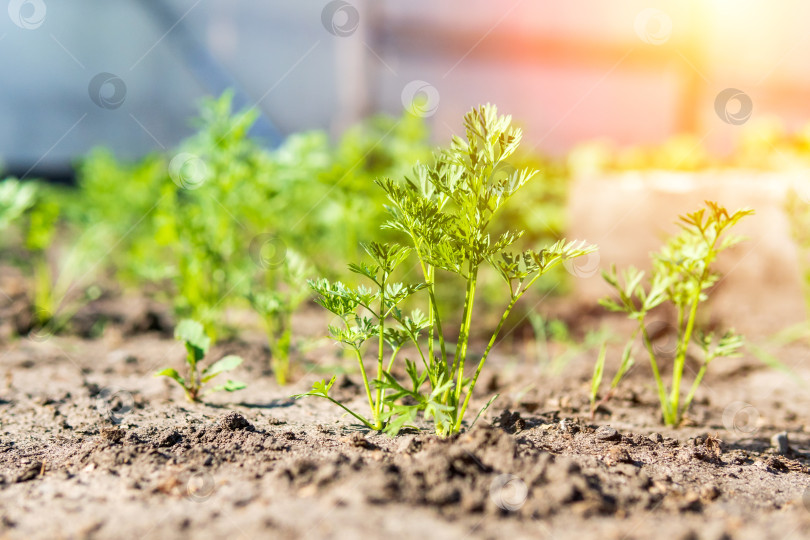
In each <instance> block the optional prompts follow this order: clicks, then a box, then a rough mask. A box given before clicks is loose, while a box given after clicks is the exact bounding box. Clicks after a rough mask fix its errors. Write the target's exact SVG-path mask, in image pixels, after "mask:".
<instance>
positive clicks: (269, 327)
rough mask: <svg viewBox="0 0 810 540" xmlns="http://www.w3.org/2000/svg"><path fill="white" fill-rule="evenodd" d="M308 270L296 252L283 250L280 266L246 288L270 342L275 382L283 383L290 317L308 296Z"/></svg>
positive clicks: (287, 369) (287, 365) (287, 362)
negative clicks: (261, 284)
mask: <svg viewBox="0 0 810 540" xmlns="http://www.w3.org/2000/svg"><path fill="white" fill-rule="evenodd" d="M310 272H311V269H310V267H309V265H308V264H307V262H306V261H305V260H304V258H303V257H302V256H301V255H299V254H298V253H296V252H294V251H291V250H287V252H286V254H285V257H284V261H283V263H282V264H281V268H279V269H277V271H271V270H270V269H269V270H268V272H267V276H266V279H265V284H264V285H265V286H264V288H261V289H258V290H254V291H250V292H249V293H248V300H249V301H250V305H251V306H252V307H253V309H254V310H255V311H256V313H258V314H259V316H260V317H261V319H262V321H263V323H264V327H265V332H266V333H267V340H268V343H269V345H270V360H271V367H272V369H273V374H274V375H275V377H276V381H277V382H278V383H279V384H281V385H284V384H287V380H288V378H289V374H290V350H291V348H292V337H293V336H292V316H293V313H295V310H296V309H298V306H300V305H301V303H302V302H303V301H304V300H306V299H307V298H308V297H309V287H308V285H307V275H309V274H310ZM279 282H280V283H279Z"/></svg>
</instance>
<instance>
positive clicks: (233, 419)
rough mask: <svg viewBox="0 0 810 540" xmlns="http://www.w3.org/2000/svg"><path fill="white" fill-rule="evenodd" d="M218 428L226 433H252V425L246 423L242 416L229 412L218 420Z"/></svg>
mask: <svg viewBox="0 0 810 540" xmlns="http://www.w3.org/2000/svg"><path fill="white" fill-rule="evenodd" d="M219 427H221V428H222V429H224V430H227V431H238V430H240V429H246V430H248V431H253V425H252V424H251V423H250V422H248V421H247V419H246V418H245V417H244V416H242V415H241V414H239V413H238V412H235V411H231V412H229V413H228V414H226V415H225V416H223V417H222V418H220V419H219Z"/></svg>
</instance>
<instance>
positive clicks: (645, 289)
mask: <svg viewBox="0 0 810 540" xmlns="http://www.w3.org/2000/svg"><path fill="white" fill-rule="evenodd" d="M753 213H754V211H753V210H750V209H747V208H743V209H741V210H737V211H736V212H734V213H732V214H729V212H728V210H726V209H725V208H724V207H722V206H720V205H719V204H717V203H714V202H710V201H706V208H702V209H700V210H698V211H696V212H692V213H691V214H686V215H685V216H680V221H679V223H678V224H679V225H680V227H681V232H680V234H678V235H676V236H673V237H672V238H671V239H670V240H669V241H668V242H667V243H666V244H665V245H664V246H663V247H662V248H661V250H660V251H659V252H658V253H654V254H653V256H652V257H653V268H652V274H651V276H650V279H649V280H648V283H647V285H646V286H645V285H644V284H643V283H642V281H643V279H644V272H641V271H639V270H637V269H635V268H632V267H631V268H629V269H627V270H626V271H625V272H623V273H622V274H621V275H619V274H618V273H617V271H616V269H615V267H614V268H611V270H610V271H609V272H603V274H602V276H603V277H604V279H605V281H607V283H608V284H609V285H610V286H611V287H613V288H614V289H615V290H616V292H617V294H618V297H617V298H604V299H602V300H600V304H602V305H603V306H605V307H606V308H607V309H609V310H611V311H617V312H623V313H626V314H627V316H628V317H629V318H630V319H633V320H635V321H636V322H637V323H638V326H637V328H636V330H635V331H634V332H633V335H632V336H631V337H630V340H629V342H628V347H629V346H631V345H632V343H633V342H634V341H635V339H636V337H637V336H639V335H640V336H641V339H642V342H643V343H644V348H645V349H646V350H647V353H648V355H649V358H650V366H651V367H652V371H653V376H654V378H655V384H656V387H657V389H658V398H659V401H660V403H661V414H662V417H663V420H664V423H665V424H666V425H668V426H678V425H680V423H681V421H682V420H683V416H684V413H686V411H687V410H689V406H690V405H691V403H692V399H693V398H694V397H695V392H696V391H697V389H698V387H699V386H700V383H701V381H702V380H703V376H704V375H705V373H706V370H707V368H708V367H709V364H710V363H711V362H712V361H713V360H714V359H715V358H718V357H732V356H737V355H738V354H739V350H740V349H741V348H742V346H743V338H742V337H741V336H739V335H738V334H736V333H735V332H734V331H733V330H729V331H727V332H725V333H724V334H723V335H722V336H720V337H719V338H717V337H716V336H715V335H714V334H704V333H702V332H701V331H699V329H697V328H696V322H697V314H698V307H699V306H700V304H701V303H702V302H704V301H705V300H706V299H707V298H708V291H709V289H711V287H712V286H713V285H714V284H715V283H717V281H718V280H719V278H720V275H719V274H718V273H717V272H715V271H713V270H712V263H713V262H714V261H715V259H716V258H717V256H718V254H719V253H720V252H722V251H724V250H726V249H728V248H729V247H731V246H733V245H735V244H737V243H739V242H740V241H742V240H743V238H742V237H740V236H736V235H731V234H727V230H728V229H730V228H731V227H733V226H734V225H736V224H737V222H739V221H740V220H741V219H742V218H744V217H745V216H748V215H751V214H753ZM665 302H668V303H670V304H671V305H672V306H673V307H674V308H675V310H676V313H677V319H676V330H677V337H678V340H677V348H676V350H675V359H674V363H673V366H672V383H671V386H670V388H669V389H667V387H666V385H665V384H664V382H663V379H662V377H661V371H660V366H661V361H662V360H663V359H662V358H660V355H659V354H658V353H657V352H656V350H655V347H654V346H653V343H652V339H651V338H650V333H649V332H648V326H647V323H646V318H647V315H648V314H649V313H650V311H651V310H652V309H654V308H656V307H658V306H659V305H661V304H664V303H665ZM691 342H694V343H695V344H697V346H698V348H699V349H700V350H701V351H702V362H701V365H700V368H699V370H698V373H697V375H696V376H695V379H694V381H693V382H692V386H691V388H690V389H689V392H688V393H687V394H686V396H685V397H684V396H683V395H682V392H681V385H682V382H683V371H684V368H685V366H686V357H687V352H688V347H689V344H690V343H691ZM627 358H629V349H625V360H623V362H622V364H623V365H624V364H625V362H626V361H628V360H627ZM625 371H626V370H625ZM620 372H621V369H620ZM621 374H622V375H623V374H624V373H623V372H621ZM619 378H621V377H619ZM682 398H683V400H682Z"/></svg>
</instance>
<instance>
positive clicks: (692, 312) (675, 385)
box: [669, 281, 702, 425]
mask: <svg viewBox="0 0 810 540" xmlns="http://www.w3.org/2000/svg"><path fill="white" fill-rule="evenodd" d="M701 284H702V281H701V282H698V284H697V290H698V292H697V295H696V296H695V298H694V299H693V300H692V305H691V307H690V309H689V316H688V318H687V320H686V328H685V329H684V332H683V335H682V336H681V339H680V341H679V343H678V354H677V356H676V357H675V363H674V365H673V368H672V389H671V390H670V398H669V399H670V403H671V405H672V413H673V415H674V424H673V425H677V423H678V422H679V421H680V419H681V411H680V408H679V402H680V398H681V379H682V378H683V369H684V367H685V365H686V351H687V349H688V347H689V341H690V340H691V339H692V331H693V329H694V327H695V317H696V315H697V308H698V303H699V302H700V290H701Z"/></svg>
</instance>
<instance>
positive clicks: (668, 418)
mask: <svg viewBox="0 0 810 540" xmlns="http://www.w3.org/2000/svg"><path fill="white" fill-rule="evenodd" d="M639 325H640V327H641V337H642V340H643V341H644V347H645V348H646V349H647V353H648V354H649V356H650V366H651V367H652V371H653V375H654V376H655V384H656V386H658V399H659V400H660V401H661V409H662V411H661V412H662V413H663V415H664V423H666V424H667V425H673V420H674V418H673V415H672V411H671V406H670V403H669V398H667V391H666V388H665V387H664V381H662V380H661V372H660V371H659V370H658V362H656V361H655V350H654V349H653V346H652V341H650V335H649V334H648V333H647V328H646V327H645V326H644V321H643V320H641V321H639Z"/></svg>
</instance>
